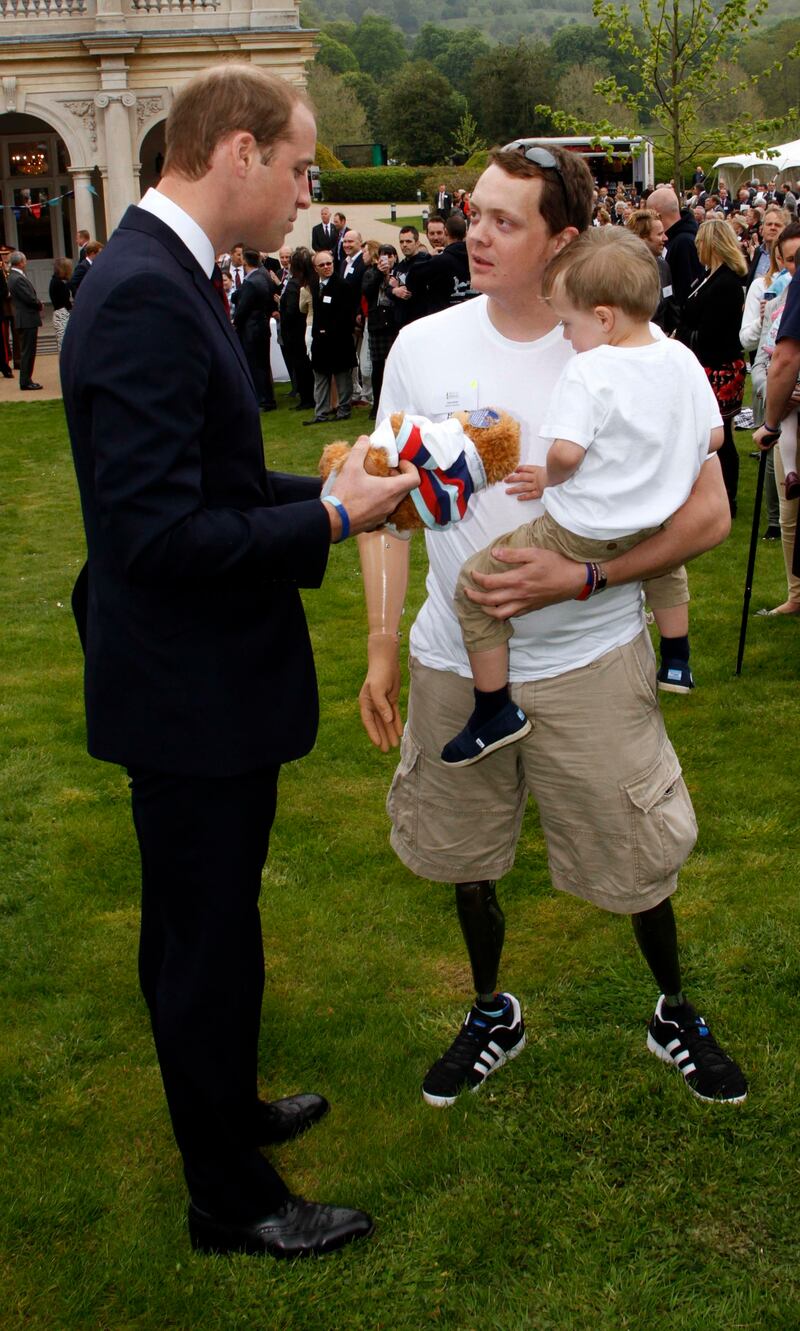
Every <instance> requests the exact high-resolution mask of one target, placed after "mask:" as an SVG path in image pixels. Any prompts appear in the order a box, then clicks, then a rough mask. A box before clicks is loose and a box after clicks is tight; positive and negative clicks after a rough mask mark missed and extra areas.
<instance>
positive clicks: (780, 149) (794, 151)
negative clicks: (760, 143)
mask: <svg viewBox="0 0 800 1331" xmlns="http://www.w3.org/2000/svg"><path fill="white" fill-rule="evenodd" d="M724 166H726V167H736V168H738V170H739V171H740V172H742V173H743V174H751V173H752V172H753V171H756V170H758V168H761V172H762V174H763V173H764V172H766V173H767V174H768V175H769V176H778V175H780V174H781V173H782V172H784V171H795V170H797V169H798V168H800V139H795V141H794V143H778V144H776V145H775V147H774V148H771V149H770V150H769V153H732V154H731V155H730V156H729V157H718V158H717V160H716V162H715V163H714V167H715V168H716V167H724Z"/></svg>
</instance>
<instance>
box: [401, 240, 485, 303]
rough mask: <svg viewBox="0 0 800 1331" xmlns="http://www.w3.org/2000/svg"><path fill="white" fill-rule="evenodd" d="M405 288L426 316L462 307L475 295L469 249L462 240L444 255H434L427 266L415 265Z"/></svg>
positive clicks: (455, 242) (447, 246)
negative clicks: (471, 281) (471, 282)
mask: <svg viewBox="0 0 800 1331" xmlns="http://www.w3.org/2000/svg"><path fill="white" fill-rule="evenodd" d="M406 286H407V287H408V289H409V291H410V292H411V295H412V297H413V299H414V301H415V302H417V307H418V308H420V307H424V309H425V313H426V314H437V313H438V312H439V310H446V309H449V308H450V306H451V305H459V304H461V302H462V301H464V300H466V299H468V298H469V296H470V295H474V294H475V293H474V292H473V291H472V290H471V288H470V280H469V260H468V258H467V246H466V242H465V241H463V240H454V241H451V243H450V244H449V245H445V247H444V249H443V250H442V252H441V254H434V255H433V256H432V257H431V258H430V259H429V260H428V262H427V263H420V264H416V265H415V266H414V267H413V268H410V269H409V271H408V273H407V274H406Z"/></svg>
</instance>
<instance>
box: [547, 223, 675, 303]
mask: <svg viewBox="0 0 800 1331" xmlns="http://www.w3.org/2000/svg"><path fill="white" fill-rule="evenodd" d="M557 291H563V293H564V295H565V296H566V297H567V299H568V300H569V302H570V304H572V305H574V306H575V308H576V309H578V310H591V309H593V308H594V307H595V306H596V305H610V306H613V307H614V308H615V309H618V310H623V311H624V312H625V314H628V315H630V316H631V318H633V319H650V318H651V317H652V315H653V313H654V311H655V308H656V306H657V305H658V302H659V300H660V299H661V279H660V277H659V275H658V264H657V263H656V261H655V259H654V258H653V255H652V254H651V253H650V251H649V249H648V248H647V246H646V245H645V243H644V241H642V240H639V238H638V236H633V235H631V233H630V232H629V231H627V230H625V228H624V227H602V228H600V227H593V228H592V230H591V231H585V232H584V233H583V235H581V236H578V237H577V238H576V239H575V240H573V241H572V243H571V244H570V245H565V246H564V248H563V249H562V250H559V252H558V254H556V255H555V257H554V258H553V259H551V260H550V262H549V264H548V265H547V267H546V268H545V270H544V278H543V280H542V294H543V296H544V298H545V300H548V299H549V298H550V296H551V295H553V294H554V293H555V292H557Z"/></svg>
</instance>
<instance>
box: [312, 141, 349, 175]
mask: <svg viewBox="0 0 800 1331" xmlns="http://www.w3.org/2000/svg"><path fill="white" fill-rule="evenodd" d="M314 165H315V166H318V167H319V169H320V171H343V170H344V167H343V166H342V164H341V162H340V161H339V158H338V157H337V156H336V154H335V153H332V152H331V150H330V148H326V147H325V144H324V143H318V144H317V151H316V154H315V157H314Z"/></svg>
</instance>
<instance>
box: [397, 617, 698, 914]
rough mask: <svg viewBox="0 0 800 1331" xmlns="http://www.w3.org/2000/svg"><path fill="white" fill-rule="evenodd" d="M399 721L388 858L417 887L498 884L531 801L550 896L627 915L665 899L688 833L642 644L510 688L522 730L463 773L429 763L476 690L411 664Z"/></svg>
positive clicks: (649, 653)
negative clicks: (416, 880)
mask: <svg viewBox="0 0 800 1331" xmlns="http://www.w3.org/2000/svg"><path fill="white" fill-rule="evenodd" d="M410 668H411V689H410V693H409V702H408V723H407V725H406V728H405V732H404V734H403V742H402V746H401V750H400V764H399V767H398V768H397V771H396V773H395V776H394V780H393V782H392V785H391V789H390V791H389V795H388V799H387V810H388V813H389V817H390V818H391V820H392V834H391V841H392V846H393V847H394V849H395V851H396V852H397V854H398V856H399V857H400V859H401V860H402V861H403V863H404V864H405V865H406V866H407V867H408V868H409V869H411V870H412V871H413V872H414V873H416V874H419V875H420V877H424V878H431V879H434V880H436V881H439V882H445V883H461V882H472V881H476V880H479V879H483V878H488V879H497V878H500V877H501V876H502V875H503V874H504V873H506V872H507V870H508V869H510V868H511V866H512V865H513V863H514V853H515V850H516V844H517V839H518V837H519V833H520V827H521V825H522V816H523V813H524V811H525V805H526V803H527V799H528V795H529V794H530V795H532V796H533V798H534V799H535V800H536V802H537V804H538V806H539V815H540V819H541V824H542V830H543V832H544V836H545V840H546V842H547V855H548V863H549V867H550V876H551V879H552V882H553V886H554V887H557V888H559V889H560V890H561V891H563V892H570V893H572V894H573V895H574V896H578V897H583V898H584V899H585V900H587V901H593V902H594V903H595V904H596V905H598V906H602V907H603V908H604V909H605V910H610V911H615V912H617V913H618V914H624V915H630V914H634V913H636V912H638V911H642V910H647V909H649V908H650V907H651V906H655V905H657V904H658V903H659V902H660V901H663V900H664V898H665V897H667V896H669V895H670V894H671V893H672V892H674V891H675V887H676V885H677V874H678V870H679V869H680V867H681V865H682V864H683V863H684V861H685V860H686V858H687V857H688V855H689V853H690V852H691V850H692V847H693V846H694V843H695V840H696V838H697V823H696V821H695V817H694V810H693V809H692V803H691V800H690V798H689V792H688V791H687V789H686V785H685V783H684V781H683V778H682V776H681V768H680V764H679V762H678V759H677V757H676V755H675V751H674V749H673V747H672V745H671V744H670V742H669V739H668V738H667V734H666V731H665V729H664V722H663V719H662V716H661V710H660V708H659V706H658V700H657V696H656V677H655V676H656V665H655V658H654V656H653V649H652V646H651V644H650V639H649V637H648V635H647V633H646V632H643V633H642V634H641V635H639V636H638V637H637V638H636V639H635V640H634V641H633V642H631V643H628V644H627V645H625V646H623V647H616V648H614V650H613V651H611V652H608V653H607V654H606V655H605V656H601V657H600V658H599V660H597V661H593V662H592V663H591V665H588V666H582V667H581V668H580V669H578V670H571V671H568V672H567V673H566V674H563V675H559V676H558V677H557V678H555V679H545V680H537V681H535V682H532V683H528V684H515V685H512V689H511V692H512V696H513V698H514V701H515V702H516V703H518V704H519V706H520V707H522V708H523V709H524V710H525V712H526V713H527V715H528V717H529V718H530V721H531V723H532V727H533V728H532V730H531V732H530V734H529V735H527V736H526V737H525V738H524V739H523V740H520V742H519V743H518V744H512V745H509V746H508V747H507V748H504V749H499V750H498V751H497V752H496V753H493V754H491V755H490V756H489V757H488V758H485V759H483V761H482V762H479V763H475V764H474V765H473V766H472V767H460V768H453V767H448V766H446V765H445V764H444V763H443V762H442V761H441V759H440V757H439V754H440V752H441V749H442V747H443V746H444V744H445V743H446V742H447V740H449V739H452V737H453V736H454V735H456V734H457V733H458V731H459V730H461V728H462V727H463V725H464V723H465V721H466V719H467V717H468V716H469V714H470V712H471V711H472V707H473V701H474V700H473V693H472V681H471V680H470V679H462V678H461V677H460V676H459V675H456V674H451V673H450V672H448V671H442V670H432V669H430V668H429V667H427V666H423V665H421V664H420V662H419V661H416V660H414V659H413V658H412V660H411V667H410Z"/></svg>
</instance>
